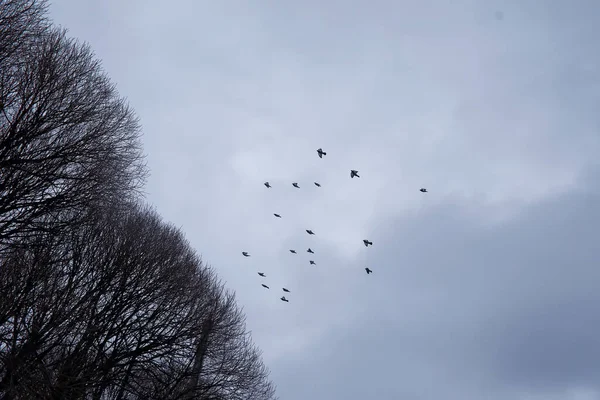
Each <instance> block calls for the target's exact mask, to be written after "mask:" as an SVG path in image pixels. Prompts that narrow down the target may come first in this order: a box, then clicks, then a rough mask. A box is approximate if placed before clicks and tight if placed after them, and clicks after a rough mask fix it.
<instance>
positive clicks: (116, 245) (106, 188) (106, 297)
mask: <svg viewBox="0 0 600 400" xmlns="http://www.w3.org/2000/svg"><path fill="white" fill-rule="evenodd" d="M45 15H46V3H45V1H40V0H29V1H27V0H0V399H5V400H9V399H15V400H16V399H33V398H35V399H98V400H100V399H121V400H125V399H182V400H184V399H185V400H188V399H206V400H209V399H214V400H221V399H232V400H238V399H240V400H241V399H248V400H250V399H253V400H254V399H255V400H271V399H274V396H275V394H274V392H275V389H274V386H273V385H272V383H271V382H270V380H269V372H268V370H267V368H266V367H265V366H264V364H263V362H262V359H261V354H260V351H259V350H258V349H257V348H256V347H255V346H254V345H253V343H252V341H251V339H250V337H249V334H248V332H247V329H246V327H245V321H244V315H243V313H242V311H241V309H240V308H239V307H238V305H237V304H236V302H235V298H234V295H233V294H232V293H231V292H229V291H227V290H226V289H225V287H224V285H223V283H222V282H221V281H220V280H219V279H218V277H217V276H216V275H215V273H214V272H213V271H212V270H211V269H209V268H207V267H206V266H205V265H204V264H203V263H202V261H201V260H200V258H199V257H198V256H197V254H196V253H195V251H194V250H193V249H192V248H191V246H190V245H189V243H188V242H187V241H186V240H185V238H184V236H183V234H182V233H181V232H180V231H179V230H178V229H176V228H174V227H173V226H171V225H169V224H167V223H165V222H163V221H162V220H161V218H160V217H159V215H158V214H157V213H156V212H155V211H154V210H153V209H151V208H149V207H148V206H146V205H144V204H143V203H142V202H141V200H140V197H141V196H140V191H141V189H142V187H143V183H144V179H145V176H146V173H147V169H146V167H145V165H144V157H143V154H142V151H141V144H140V129H139V125H138V121H137V119H136V117H135V115H134V113H133V112H132V110H131V109H130V108H129V107H128V106H127V104H126V102H125V101H124V100H123V99H122V98H120V97H119V96H118V94H117V92H116V90H115V88H114V86H113V85H112V84H111V83H110V81H109V80H108V79H107V77H106V76H105V75H104V74H103V73H102V71H101V68H100V65H99V63H98V61H96V60H95V59H94V57H93V54H92V52H91V51H90V49H89V48H88V47H87V46H86V45H83V44H80V43H78V42H76V41H74V40H72V39H70V38H68V37H67V36H66V34H65V31H63V30H60V29H57V28H55V27H53V26H52V24H51V23H49V22H48V21H47V20H46V17H45Z"/></svg>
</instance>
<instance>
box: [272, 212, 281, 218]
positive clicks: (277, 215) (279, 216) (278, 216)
mask: <svg viewBox="0 0 600 400" xmlns="http://www.w3.org/2000/svg"><path fill="white" fill-rule="evenodd" d="M273 215H274V216H276V217H277V218H281V215H279V214H275V213H274V214H273Z"/></svg>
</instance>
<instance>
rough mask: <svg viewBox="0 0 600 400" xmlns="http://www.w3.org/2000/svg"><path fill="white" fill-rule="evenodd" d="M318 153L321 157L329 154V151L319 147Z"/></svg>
mask: <svg viewBox="0 0 600 400" xmlns="http://www.w3.org/2000/svg"><path fill="white" fill-rule="evenodd" d="M317 154H318V155H319V158H323V156H326V155H327V153H325V152H324V151H323V149H321V148H318V149H317Z"/></svg>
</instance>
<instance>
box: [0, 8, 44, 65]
mask: <svg viewBox="0 0 600 400" xmlns="http://www.w3.org/2000/svg"><path fill="white" fill-rule="evenodd" d="M46 12H47V1H46V0H2V1H1V2H0V67H1V69H2V70H4V69H5V68H6V67H7V66H11V65H14V64H15V62H16V61H18V59H19V57H18V55H19V53H22V52H23V51H26V50H27V47H28V46H29V44H30V43H31V42H32V41H34V40H36V39H37V38H38V36H39V35H40V33H41V32H43V31H44V30H45V29H46V28H47V26H48V22H47V20H46Z"/></svg>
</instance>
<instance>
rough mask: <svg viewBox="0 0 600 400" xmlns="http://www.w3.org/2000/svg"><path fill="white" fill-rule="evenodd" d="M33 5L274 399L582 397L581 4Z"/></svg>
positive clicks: (589, 182) (586, 166)
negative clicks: (239, 329) (142, 167)
mask: <svg viewBox="0 0 600 400" xmlns="http://www.w3.org/2000/svg"><path fill="white" fill-rule="evenodd" d="M497 10H500V11H502V12H503V14H504V18H503V19H502V20H501V21H499V20H497V19H496V18H495V12H496V11H497ZM51 11H52V12H53V15H52V16H53V17H55V18H56V19H57V21H58V22H60V23H62V24H64V25H66V26H68V27H69V28H70V30H71V33H72V34H73V35H75V36H77V37H79V38H81V39H82V40H87V41H89V42H90V43H91V45H92V47H93V48H94V50H95V52H96V53H97V54H98V56H99V57H101V58H102V60H103V63H104V65H105V67H106V70H107V72H108V73H109V75H110V76H111V78H112V79H113V80H114V81H115V82H116V83H117V84H118V88H119V91H120V92H121V93H122V94H123V95H126V96H127V97H128V98H129V100H130V103H131V105H132V106H133V107H134V108H135V109H136V111H137V112H138V114H139V115H140V117H141V121H142V124H143V126H144V132H145V147H146V151H147V153H148V155H149V158H148V161H149V166H150V168H151V169H152V177H151V178H150V181H149V185H148V192H149V200H150V201H151V202H152V203H154V204H155V205H156V206H157V207H158V210H159V211H160V212H161V213H162V214H163V215H164V217H165V218H166V219H168V220H171V221H173V222H174V223H175V224H176V225H178V226H182V227H183V229H184V230H185V231H186V233H187V236H188V238H189V239H190V241H191V242H192V244H193V245H194V246H195V247H196V248H197V249H198V250H199V251H200V252H202V254H203V255H204V258H205V261H207V262H209V263H211V264H213V265H214V266H215V268H217V269H218V271H219V273H220V275H221V276H223V277H224V278H225V279H226V280H227V282H228V286H229V287H230V288H232V289H234V290H236V292H237V295H238V299H239V301H240V303H241V304H242V305H243V306H244V308H245V311H246V314H247V316H248V325H249V327H250V329H251V330H252V331H253V337H254V340H255V341H256V342H257V344H258V345H259V346H260V347H261V348H262V349H264V356H265V360H266V361H267V362H268V363H269V365H270V367H271V368H272V370H273V377H274V379H275V382H276V383H277V384H278V386H279V391H280V396H281V398H282V399H292V400H294V399H307V398H316V399H321V398H322V399H335V398H346V399H355V398H360V399H364V398H371V397H372V395H373V393H374V392H375V391H376V390H379V392H377V393H380V396H378V398H382V399H387V398H398V397H401V398H408V399H424V400H429V399H439V398H443V399H449V400H453V399H461V400H462V399H465V398H474V399H475V398H476V399H490V400H509V399H510V400H512V399H515V400H532V399H536V400H537V399H538V398H543V399H544V400H548V399H552V400H554V399H555V398H556V399H561V400H563V399H568V400H581V399H585V400H589V399H594V400H595V399H597V398H598V397H597V395H594V394H593V393H592V394H591V395H589V396H588V397H585V396H584V395H585V393H584V392H585V387H586V386H589V387H591V388H592V389H593V386H594V382H593V380H592V379H591V378H590V377H592V376H593V373H594V372H595V371H598V370H599V365H598V364H597V361H595V359H598V357H597V353H596V351H597V350H595V349H597V348H598V344H599V343H598V342H597V339H596V338H595V337H594V336H595V335H593V333H596V332H598V326H597V324H598V318H597V317H596V316H595V315H594V312H593V311H594V308H593V307H594V304H597V303H598V301H597V300H598V298H597V295H596V293H595V292H596V290H594V289H595V288H596V287H597V286H598V285H597V282H598V279H597V278H598V275H597V273H596V272H595V271H596V266H595V265H594V264H597V261H598V258H599V257H598V253H597V251H596V250H595V241H594V239H593V238H594V237H596V235H595V233H596V232H595V229H596V226H597V225H598V222H599V221H598V208H597V206H596V204H595V203H594V201H595V199H597V196H598V189H597V188H598V179H599V178H600V172H598V171H600V169H598V168H592V167H591V166H592V165H594V164H598V161H597V160H598V154H600V135H599V134H598V131H599V128H600V118H598V112H597V110H598V105H599V102H600V98H599V97H598V93H599V92H600V79H598V76H599V75H598V71H599V68H600V58H599V57H598V55H597V43H596V37H597V36H598V35H597V34H596V33H597V31H598V28H597V27H598V26H600V24H599V18H598V15H600V12H599V11H600V4H599V3H598V2H597V1H593V0H577V1H574V2H570V3H566V2H564V3H562V4H558V3H556V4H554V3H553V4H546V3H544V4H542V2H540V1H537V0H525V1H505V2H492V1H486V2H481V1H475V0H462V1H458V2H447V1H441V0H440V1H431V2H422V1H406V2H397V1H378V2H375V3H367V2H360V1H354V2H339V1H331V2H315V1H305V2H302V1H296V2H276V3H273V2H271V3H269V5H268V6H265V5H262V6H261V5H257V4H256V3H252V5H250V3H248V2H241V1H224V2H210V4H209V2H194V1H187V2H185V1H183V2H179V3H178V7H174V6H172V5H170V3H167V2H158V1H155V2H152V1H137V2H136V1H132V2H127V3H126V4H124V3H123V2H117V1H106V2H102V5H100V3H89V2H80V1H74V0H55V1H54V2H53V4H52V8H51ZM318 147H323V148H324V149H325V150H326V151H327V152H328V156H327V157H326V158H324V159H322V160H320V159H319V158H318V157H317V155H316V152H315V150H316V149H317V148H318ZM350 168H356V169H358V170H359V171H360V172H361V179H359V180H357V179H354V180H350V179H349V176H348V174H349V170H350ZM265 180H269V181H271V183H273V185H274V187H273V189H266V188H265V187H264V186H263V185H262V183H263V182H264V181H265ZM314 180H318V181H319V182H320V183H322V184H323V187H322V188H316V187H314V186H312V182H313V181H314ZM294 181H297V182H299V183H300V185H301V187H302V189H300V190H296V189H294V188H293V187H292V186H291V183H292V182H294ZM421 186H425V187H428V188H429V189H430V193H429V194H428V195H426V196H422V195H421V193H419V192H418V188H420V187H421ZM309 187H310V188H309ZM594 196H595V197H594ZM273 212H280V213H281V214H282V215H283V218H282V219H281V220H277V219H275V218H274V217H273V216H272V213H273ZM307 228H308V229H314V230H315V232H316V233H317V236H316V237H308V235H306V233H305V232H304V229H307ZM367 237H368V238H370V239H371V240H373V242H374V246H373V247H369V248H368V249H365V248H364V246H363V245H362V242H361V241H362V239H364V238H367ZM313 244H314V247H313ZM308 246H311V247H313V249H314V250H315V252H316V254H315V256H314V259H315V261H317V263H318V265H317V266H316V267H314V266H310V265H308V260H309V259H310V258H309V257H308V255H307V254H304V253H299V254H298V255H297V256H295V255H292V254H289V252H288V249H290V248H297V249H298V250H300V251H304V250H305V247H308ZM242 250H247V251H249V252H250V253H251V254H252V257H250V258H247V259H246V258H244V257H242V255H241V251H242ZM365 264H368V265H370V266H372V269H373V271H374V273H373V274H372V275H369V276H367V275H366V274H365V272H364V269H363V268H364V266H365ZM259 270H260V271H264V272H266V273H267V278H266V279H265V282H267V284H269V286H271V287H272V288H275V289H276V290H280V289H277V288H280V287H281V286H286V287H289V288H290V289H291V290H292V292H291V293H290V295H289V296H288V298H289V299H290V303H283V302H281V301H279V300H278V297H280V296H279V295H277V294H276V293H274V289H272V290H271V291H267V290H263V289H262V288H261V287H260V281H261V280H260V279H259V277H258V276H257V275H256V272H257V271H259ZM540 332H543V334H540ZM577 384H580V386H581V387H582V388H578V387H575V386H577ZM596 386H597V385H596ZM592 389H590V390H592ZM596 389H598V388H597V387H596ZM578 391H580V392H581V393H583V394H581V393H580V392H578ZM573 393H575V394H573ZM578 393H579V394H578ZM527 396H530V397H527ZM536 396H537V397H536ZM577 396H581V397H577ZM594 396H596V397H594Z"/></svg>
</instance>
